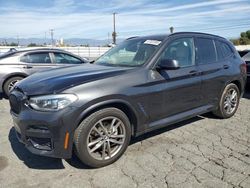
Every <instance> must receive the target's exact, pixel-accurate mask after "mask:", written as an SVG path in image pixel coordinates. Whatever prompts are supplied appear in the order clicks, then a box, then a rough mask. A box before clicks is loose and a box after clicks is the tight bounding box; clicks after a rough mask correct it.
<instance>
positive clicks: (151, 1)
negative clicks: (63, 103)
mask: <svg viewBox="0 0 250 188" xmlns="http://www.w3.org/2000/svg"><path fill="white" fill-rule="evenodd" d="M113 12H117V13H118V14H117V19H116V20H117V33H118V38H126V37H130V36H135V35H147V34H157V33H168V32H169V27H170V26H173V27H174V28H175V31H199V32H208V33H213V34H218V35H221V36H224V37H227V38H232V37H237V36H239V33H240V32H241V31H245V30H248V29H250V0H207V1H201V0H197V1H194V0H185V1H179V0H170V1H167V0H109V1H107V0H0V38H3V37H5V38H8V37H17V35H18V36H19V37H20V38H31V37H32V38H44V37H45V33H46V35H47V37H48V35H49V29H54V30H55V33H54V34H55V38H92V39H107V38H108V33H110V36H111V33H112V29H113V28H112V27H113V26H112V13H113ZM110 38H111V37H110Z"/></svg>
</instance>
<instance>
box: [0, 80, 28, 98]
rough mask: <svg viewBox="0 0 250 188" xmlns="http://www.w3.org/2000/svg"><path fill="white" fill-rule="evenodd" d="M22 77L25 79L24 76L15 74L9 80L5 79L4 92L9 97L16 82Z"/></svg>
mask: <svg viewBox="0 0 250 188" xmlns="http://www.w3.org/2000/svg"><path fill="white" fill-rule="evenodd" d="M22 79H23V77H20V76H15V77H12V78H9V79H8V80H7V81H5V83H4V85H3V91H4V94H5V95H6V96H7V97H8V96H9V95H10V91H11V90H12V89H13V88H14V86H15V84H16V83H17V82H19V81H20V80H22Z"/></svg>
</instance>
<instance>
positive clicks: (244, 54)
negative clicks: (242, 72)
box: [238, 50, 250, 85]
mask: <svg viewBox="0 0 250 188" xmlns="http://www.w3.org/2000/svg"><path fill="white" fill-rule="evenodd" d="M238 52H239V54H240V56H241V58H242V59H243V60H244V61H245V62H246V64H247V84H248V85H250V50H244V51H238Z"/></svg>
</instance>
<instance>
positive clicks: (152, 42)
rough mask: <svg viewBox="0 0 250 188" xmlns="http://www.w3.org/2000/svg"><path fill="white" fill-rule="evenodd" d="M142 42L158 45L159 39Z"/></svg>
mask: <svg viewBox="0 0 250 188" xmlns="http://www.w3.org/2000/svg"><path fill="white" fill-rule="evenodd" d="M144 44H151V45H155V46H158V45H159V44H161V41H159V40H146V41H145V42H144Z"/></svg>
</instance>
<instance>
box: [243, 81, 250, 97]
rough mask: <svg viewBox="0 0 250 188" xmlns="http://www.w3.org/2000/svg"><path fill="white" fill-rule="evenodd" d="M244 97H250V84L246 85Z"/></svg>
mask: <svg viewBox="0 0 250 188" xmlns="http://www.w3.org/2000/svg"><path fill="white" fill-rule="evenodd" d="M243 98H246V99H250V84H249V85H247V86H246V90H245V93H244V95H243Z"/></svg>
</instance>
